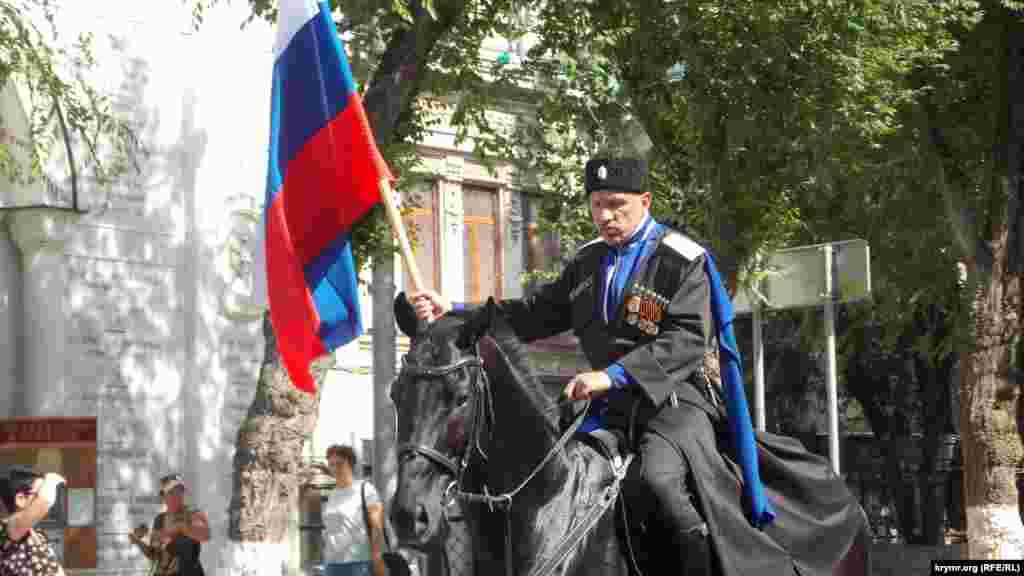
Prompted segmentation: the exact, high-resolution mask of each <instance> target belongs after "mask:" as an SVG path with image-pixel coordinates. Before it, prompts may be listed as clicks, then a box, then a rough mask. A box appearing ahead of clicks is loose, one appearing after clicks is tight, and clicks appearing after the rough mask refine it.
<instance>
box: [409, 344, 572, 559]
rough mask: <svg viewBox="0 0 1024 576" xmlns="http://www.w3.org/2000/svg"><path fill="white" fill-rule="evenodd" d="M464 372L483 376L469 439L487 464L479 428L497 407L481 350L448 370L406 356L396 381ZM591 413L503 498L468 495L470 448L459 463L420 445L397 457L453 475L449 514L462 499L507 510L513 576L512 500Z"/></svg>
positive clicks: (448, 492) (445, 504) (444, 502)
mask: <svg viewBox="0 0 1024 576" xmlns="http://www.w3.org/2000/svg"><path fill="white" fill-rule="evenodd" d="M463 368H477V369H478V370H479V374H480V376H481V377H480V379H479V380H477V381H475V382H474V383H475V386H473V387H472V389H473V394H476V395H478V396H477V397H476V398H474V407H475V410H474V416H473V425H472V426H473V429H472V430H471V432H470V435H469V438H471V439H472V441H473V444H474V445H473V448H474V449H475V450H476V451H477V452H478V453H479V454H480V455H481V456H482V457H483V459H485V460H486V458H487V454H486V453H485V452H484V451H483V448H482V446H481V445H480V439H479V433H480V430H479V426H480V422H481V421H483V420H487V422H488V423H489V424H490V423H493V420H494V412H493V405H494V404H493V401H492V399H491V387H490V382H489V381H488V378H487V372H485V371H484V363H483V359H482V358H481V357H480V354H479V350H477V352H476V353H475V354H474V355H473V356H468V357H466V358H462V359H460V360H458V361H456V362H453V363H451V364H447V365H445V366H423V365H419V364H415V363H412V362H410V361H409V360H408V359H407V358H406V356H403V357H402V370H401V373H400V374H399V378H398V379H396V380H399V379H401V374H403V373H407V374H412V375H419V376H426V377H429V378H438V377H442V376H446V375H448V374H451V373H452V372H455V371H457V370H461V369H463ZM392 384H394V383H393V382H392ZM389 395H390V394H389ZM562 404H563V403H562V402H559V403H557V404H556V407H557V406H560V405H562ZM589 410H590V400H589V399H588V400H587V401H586V404H585V405H584V406H583V409H582V410H580V412H579V414H577V415H576V417H575V418H574V419H573V423H572V425H571V426H569V427H568V428H566V430H565V431H564V432H563V433H562V436H561V437H560V438H559V439H558V441H557V442H555V444H554V445H553V446H552V447H551V449H550V450H548V452H547V454H545V455H544V458H542V459H541V461H540V462H539V463H538V464H537V465H536V466H534V468H533V470H532V471H531V472H530V473H529V474H528V475H527V476H526V478H525V479H523V481H522V482H520V483H519V484H518V485H516V487H515V488H513V489H512V490H509V491H508V492H505V493H502V494H491V493H490V492H489V491H488V490H487V485H486V484H485V485H484V487H483V492H467V491H465V490H463V489H462V473H463V472H465V470H466V468H467V467H468V465H469V462H468V460H469V458H468V455H469V454H470V452H471V450H470V448H469V447H467V448H466V449H465V450H463V451H462V454H461V455H460V456H459V457H458V462H456V461H455V460H454V459H453V458H451V457H450V456H448V455H445V454H443V453H441V452H440V451H439V450H436V449H434V448H431V447H429V446H421V445H418V444H410V443H406V444H401V445H399V446H398V447H397V449H396V452H397V456H398V459H399V461H401V459H402V458H403V456H404V455H408V454H411V455H414V456H422V457H423V458H426V459H427V460H429V461H430V462H433V463H434V464H436V465H438V466H440V467H441V468H443V469H444V470H446V471H448V472H450V473H451V474H452V477H453V480H452V482H451V483H450V484H449V485H448V487H447V488H446V489H445V491H444V495H443V496H442V501H441V508H442V510H446V509H447V508H448V505H449V504H450V503H451V501H452V500H453V499H455V498H458V499H460V500H464V501H467V502H474V503H477V504H486V505H487V506H488V507H490V508H492V509H493V507H494V506H499V507H501V508H504V510H505V575H506V576H511V575H512V554H511V547H512V542H511V530H510V528H511V526H510V524H509V522H510V514H511V508H512V498H513V497H515V495H516V494H518V493H519V492H520V491H521V490H522V489H523V488H525V487H526V485H527V484H529V482H530V480H532V479H533V478H534V477H535V476H536V475H537V474H538V473H539V472H540V471H541V470H542V469H543V468H544V466H545V465H547V463H548V461H550V460H551V458H552V457H553V456H554V455H555V454H557V453H558V452H560V451H561V450H562V449H563V448H564V447H565V445H566V443H567V442H568V441H569V439H570V438H572V436H573V434H575V433H576V431H577V430H578V429H579V427H580V425H581V424H583V420H584V418H586V415H587V412H588V411H589ZM395 431H396V432H397V431H398V409H397V407H395Z"/></svg>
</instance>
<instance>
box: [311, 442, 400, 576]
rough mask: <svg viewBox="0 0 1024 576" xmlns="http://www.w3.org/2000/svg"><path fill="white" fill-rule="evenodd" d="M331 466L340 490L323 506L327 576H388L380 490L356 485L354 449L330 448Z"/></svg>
mask: <svg viewBox="0 0 1024 576" xmlns="http://www.w3.org/2000/svg"><path fill="white" fill-rule="evenodd" d="M327 465H328V467H329V468H330V470H331V473H332V474H333V475H334V480H335V482H336V486H335V489H334V491H332V492H331V495H330V497H328V499H327V502H326V503H324V506H323V522H324V554H323V558H324V563H325V564H326V574H325V576H387V571H386V569H385V566H384V561H383V559H382V558H381V544H382V540H383V537H382V534H383V533H384V506H383V504H381V501H380V496H379V495H378V494H377V490H376V489H375V488H374V487H373V484H370V483H369V482H365V481H364V482H360V486H355V485H354V482H353V476H354V470H355V466H356V453H355V451H354V450H353V449H352V448H351V447H350V446H342V445H338V444H335V445H332V446H331V447H329V448H328V449H327ZM364 498H365V504H364Z"/></svg>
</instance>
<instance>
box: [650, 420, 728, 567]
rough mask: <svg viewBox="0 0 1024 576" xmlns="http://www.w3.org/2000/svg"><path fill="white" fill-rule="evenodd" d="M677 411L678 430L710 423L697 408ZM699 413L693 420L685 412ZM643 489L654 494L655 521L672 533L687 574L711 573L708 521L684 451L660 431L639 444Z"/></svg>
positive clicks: (673, 543) (653, 511)
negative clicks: (701, 511)
mask: <svg viewBox="0 0 1024 576" xmlns="http://www.w3.org/2000/svg"><path fill="white" fill-rule="evenodd" d="M667 409H668V410H677V411H678V412H677V413H675V414H673V415H672V417H670V419H672V420H675V419H677V418H678V419H679V420H680V430H679V431H678V432H679V433H685V428H686V427H687V426H692V425H702V424H704V423H705V422H706V423H707V424H708V425H710V422H709V421H708V420H707V419H706V417H703V414H701V413H699V412H697V411H692V412H690V411H688V410H687V409H685V408H667ZM688 412H689V414H691V415H694V416H696V418H694V419H692V420H691V419H689V418H686V417H685V416H684V415H685V414H687V413H688ZM637 448H638V451H639V452H640V463H641V472H640V476H639V480H640V484H641V488H642V489H643V490H645V491H646V492H647V493H648V494H649V495H650V496H652V497H653V502H652V504H653V506H652V507H651V508H650V510H651V513H652V514H653V516H654V517H653V518H651V520H653V521H654V522H656V523H657V524H658V525H659V526H661V527H662V529H664V530H666V531H667V532H668V533H669V534H672V535H673V536H672V548H673V549H674V550H675V551H677V553H678V554H679V558H678V565H677V566H678V567H679V568H681V569H682V573H684V574H692V575H700V574H710V573H711V572H710V571H711V562H712V560H711V549H710V539H709V537H708V529H707V524H706V523H705V521H704V518H703V516H702V515H701V513H700V511H699V509H698V508H699V504H698V502H697V497H696V495H695V494H694V491H693V481H692V476H691V474H690V468H689V465H688V464H687V462H686V459H685V458H684V457H683V455H682V452H680V450H679V448H678V447H677V446H676V445H675V443H674V442H670V441H669V440H668V439H666V438H665V437H664V436H662V435H661V434H659V433H655V432H652V431H650V430H648V431H646V432H644V433H642V435H641V436H640V441H639V443H638V446H637Z"/></svg>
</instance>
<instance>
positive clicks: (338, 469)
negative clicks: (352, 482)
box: [327, 454, 352, 478]
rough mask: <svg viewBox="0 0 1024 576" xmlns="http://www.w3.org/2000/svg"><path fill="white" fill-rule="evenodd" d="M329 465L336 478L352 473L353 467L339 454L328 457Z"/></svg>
mask: <svg viewBox="0 0 1024 576" xmlns="http://www.w3.org/2000/svg"><path fill="white" fill-rule="evenodd" d="M327 465H328V466H329V467H330V468H331V470H332V471H333V472H334V476H335V477H336V478H337V477H340V476H341V475H343V474H351V473H352V465H351V464H349V461H348V460H346V459H345V458H342V457H341V456H339V455H337V454H328V455H327Z"/></svg>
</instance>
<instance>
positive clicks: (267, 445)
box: [217, 312, 330, 576]
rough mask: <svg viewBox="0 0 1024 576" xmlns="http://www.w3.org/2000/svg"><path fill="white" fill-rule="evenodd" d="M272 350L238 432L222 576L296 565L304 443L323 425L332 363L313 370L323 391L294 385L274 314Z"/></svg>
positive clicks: (266, 328) (269, 333) (267, 331)
mask: <svg viewBox="0 0 1024 576" xmlns="http://www.w3.org/2000/svg"><path fill="white" fill-rule="evenodd" d="M263 336H264V338H266V342H267V344H266V349H265V352H264V356H263V364H262V366H261V367H260V376H259V382H258V383H257V388H256V396H255V397H254V398H253V401H252V405H251V406H249V411H248V413H247V414H246V416H245V420H243V421H242V424H241V426H240V427H239V430H238V441H237V445H236V449H235V458H234V462H233V465H234V475H233V482H232V497H231V504H230V508H229V512H228V515H229V525H228V542H227V544H226V547H225V550H224V553H223V555H222V560H221V565H220V567H221V569H220V570H218V571H217V573H218V574H227V575H229V576H233V575H235V574H259V573H262V572H264V571H265V572H267V573H268V574H269V573H273V574H281V573H282V572H283V571H284V569H286V567H287V565H288V562H289V552H290V546H289V542H288V538H287V537H288V535H289V533H288V525H289V520H290V516H291V515H292V514H293V512H294V511H295V510H296V508H297V507H298V504H299V489H300V488H301V485H302V479H303V478H304V477H305V476H306V474H307V473H308V471H307V470H305V469H304V467H303V462H302V445H303V443H304V442H305V440H306V439H307V438H309V437H311V436H312V434H313V430H314V429H315V428H316V423H317V416H318V412H319V410H318V409H319V406H320V390H321V388H322V384H323V381H324V377H325V376H326V375H327V366H328V365H327V362H329V361H330V356H328V357H326V359H325V360H324V361H321V362H319V363H315V364H314V366H313V369H312V373H313V377H314V381H315V382H316V387H317V392H316V394H313V395H311V394H308V393H306V392H303V391H301V390H299V389H298V388H295V386H294V385H292V381H291V378H290V377H289V376H288V371H287V370H286V369H285V367H284V365H282V364H281V361H280V360H281V359H280V353H279V352H278V350H277V340H276V338H275V337H274V330H273V327H272V325H271V322H270V314H269V312H268V313H265V314H264V315H263Z"/></svg>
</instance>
